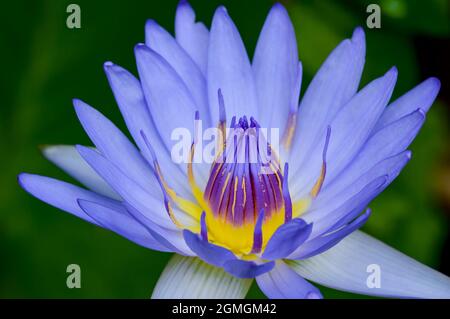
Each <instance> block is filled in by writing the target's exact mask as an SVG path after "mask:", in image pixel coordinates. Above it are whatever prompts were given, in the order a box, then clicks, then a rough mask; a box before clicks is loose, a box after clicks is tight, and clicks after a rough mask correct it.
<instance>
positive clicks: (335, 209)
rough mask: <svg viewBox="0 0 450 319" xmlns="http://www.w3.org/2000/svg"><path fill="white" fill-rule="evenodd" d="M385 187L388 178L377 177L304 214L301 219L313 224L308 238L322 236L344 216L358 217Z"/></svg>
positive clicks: (387, 183)
mask: <svg viewBox="0 0 450 319" xmlns="http://www.w3.org/2000/svg"><path fill="white" fill-rule="evenodd" d="M387 185H389V176H388V175H383V176H379V177H377V178H374V179H373V180H371V181H369V182H364V183H360V184H358V185H356V186H355V187H354V188H352V193H345V196H337V197H336V201H335V202H333V201H331V202H330V203H328V204H326V205H324V206H323V207H320V208H318V209H316V210H311V211H310V212H308V213H306V214H304V215H303V216H302V218H303V219H304V220H305V221H307V222H309V223H313V229H312V232H311V236H310V238H315V237H316V236H318V235H322V234H323V233H324V232H325V231H328V230H329V229H330V227H332V226H333V225H335V224H336V223H337V222H339V221H340V220H342V219H343V218H345V217H346V216H352V219H353V218H355V217H356V216H355V215H354V214H357V215H358V214H359V213H360V212H361V211H363V210H364V208H366V207H367V205H368V204H369V203H370V201H371V200H372V199H374V198H375V196H377V195H378V194H379V193H380V192H382V191H383V190H384V189H385V188H386V187H387ZM352 186H353V185H352Z"/></svg>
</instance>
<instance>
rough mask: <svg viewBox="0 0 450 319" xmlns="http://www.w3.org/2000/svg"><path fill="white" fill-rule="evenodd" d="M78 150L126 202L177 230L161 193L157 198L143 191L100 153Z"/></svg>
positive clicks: (147, 215)
mask: <svg viewBox="0 0 450 319" xmlns="http://www.w3.org/2000/svg"><path fill="white" fill-rule="evenodd" d="M77 149H78V152H80V155H81V156H82V157H83V158H84V159H85V160H86V162H88V163H89V165H90V166H91V167H92V168H93V169H94V170H95V171H96V172H97V173H98V174H99V175H100V176H101V177H102V178H103V179H105V180H106V181H107V183H108V184H109V185H111V187H112V188H113V189H114V190H115V191H116V192H117V193H118V194H119V195H120V196H121V197H122V198H123V199H124V200H125V201H127V202H128V203H129V204H130V205H132V206H133V207H135V208H136V209H137V210H139V211H140V212H141V213H142V214H144V215H145V216H146V217H148V218H149V219H150V220H152V221H153V222H154V223H156V224H158V225H161V226H164V227H167V228H169V229H174V228H175V225H174V224H173V223H172V221H171V219H170V218H169V216H168V214H167V213H166V210H165V208H164V205H163V199H162V194H161V193H160V194H159V196H158V197H155V196H154V195H152V194H151V193H149V192H148V191H147V189H143V188H142V187H141V186H139V185H138V184H137V183H136V182H134V181H133V180H132V179H130V178H128V177H127V176H126V175H125V174H123V173H122V171H121V170H120V169H119V168H118V167H117V166H115V165H114V164H113V163H111V162H110V161H108V160H107V159H106V158H105V157H103V156H102V155H100V154H99V153H98V152H96V151H93V150H91V149H89V148H87V147H83V146H77ZM155 183H156V182H155ZM153 187H155V188H156V189H158V191H159V192H161V190H160V189H159V187H158V186H156V185H155V186H153Z"/></svg>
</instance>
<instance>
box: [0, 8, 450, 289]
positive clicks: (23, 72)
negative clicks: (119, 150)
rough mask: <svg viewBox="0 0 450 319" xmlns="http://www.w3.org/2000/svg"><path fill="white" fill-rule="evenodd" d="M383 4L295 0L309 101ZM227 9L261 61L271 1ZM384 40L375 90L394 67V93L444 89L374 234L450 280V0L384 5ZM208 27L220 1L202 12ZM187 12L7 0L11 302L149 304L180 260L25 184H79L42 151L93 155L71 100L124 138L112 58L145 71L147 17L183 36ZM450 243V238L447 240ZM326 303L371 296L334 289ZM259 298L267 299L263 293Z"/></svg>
mask: <svg viewBox="0 0 450 319" xmlns="http://www.w3.org/2000/svg"><path fill="white" fill-rule="evenodd" d="M73 2H75V3H77V4H79V5H80V7H81V24H82V28H81V29H68V28H67V27H66V18H67V15H68V14H67V13H66V7H67V5H68V4H69V3H73ZM373 2H376V1H362V0H361V1H359V0H355V1H328V0H325V1H307V0H298V1H293V0H292V1H283V4H285V6H286V7H287V8H288V11H289V14H290V16H291V18H292V20H293V22H294V25H295V28H296V31H297V35H298V46H299V56H300V59H301V60H302V62H303V66H304V80H303V83H304V84H303V88H302V91H304V89H305V87H306V84H307V83H309V81H310V80H311V78H312V76H313V74H314V73H315V72H316V71H317V69H318V67H319V66H320V64H321V63H322V62H323V60H324V59H325V58H326V56H327V55H328V53H329V52H330V51H331V50H332V49H333V48H334V47H335V46H336V45H337V44H338V43H339V42H340V41H341V40H342V39H344V38H346V37H349V36H351V32H352V30H353V28H354V27H355V26H357V25H362V26H365V21H366V18H367V15H368V14H367V13H366V6H367V5H368V4H369V3H373ZM221 3H223V4H225V5H226V6H227V8H228V10H229V13H230V15H231V16H232V18H233V19H234V21H235V23H236V24H237V26H238V28H239V30H240V32H241V34H242V37H243V39H244V41H245V43H246V45H247V49H248V51H249V52H250V54H252V52H253V50H254V47H255V45H256V40H257V36H258V33H259V31H260V29H261V27H262V24H263V22H264V18H265V16H266V14H267V12H268V11H269V9H270V7H271V6H272V4H273V2H272V1H256V0H255V1H227V0H224V1H222V2H221ZM378 3H379V4H380V6H381V9H382V20H381V26H382V27H381V29H372V30H368V29H367V28H365V29H366V34H367V58H366V67H365V70H364V75H363V80H362V82H363V84H365V83H367V82H368V81H369V80H370V79H373V78H374V77H378V76H380V75H382V74H383V73H384V72H385V71H386V70H388V69H389V68H390V67H391V66H392V65H396V66H397V67H398V69H399V79H398V84H397V87H396V89H395V92H394V96H399V95H401V94H402V93H404V92H406V91H407V90H408V89H410V88H412V87H413V86H414V85H415V84H417V83H419V82H420V81H422V80H424V79H425V78H427V77H429V76H436V75H437V76H438V77H440V78H441V80H442V81H443V87H442V89H441V93H440V96H439V99H438V101H437V102H436V103H435V105H434V106H433V108H432V110H431V112H430V113H429V114H428V118H427V121H426V124H425V126H424V128H423V129H422V131H421V133H420V134H419V137H418V138H417V139H416V141H415V142H414V144H413V146H412V150H413V159H412V161H411V162H410V164H409V165H408V166H407V167H406V168H405V169H404V171H403V172H402V174H401V175H400V176H399V178H398V179H397V180H396V181H395V182H394V183H393V184H392V185H391V186H390V187H389V188H388V189H387V190H386V191H385V192H384V193H383V194H381V196H379V198H377V199H376V200H375V201H374V202H373V203H372V204H371V207H372V209H373V215H372V217H371V219H370V220H369V222H368V224H367V225H366V226H365V227H364V229H365V230H366V231H367V232H369V233H370V234H372V235H374V236H376V237H378V238H380V239H381V240H383V241H385V242H387V243H388V244H390V245H392V246H394V247H396V248H397V249H399V250H401V251H403V252H405V253H407V254H408V255H410V256H412V257H414V258H416V259H418V260H420V261H421V262H424V263H426V264H428V265H430V266H432V267H435V268H438V269H440V270H441V271H444V272H446V273H447V274H449V257H448V252H447V251H448V249H447V250H446V249H445V247H444V243H445V242H446V238H447V237H448V216H449V215H448V214H449V207H450V166H449V160H448V159H449V143H448V138H449V130H448V128H449V125H448V123H449V110H448V102H449V98H448V97H449V95H448V94H449V93H448V85H447V84H446V83H448V81H447V82H445V79H447V80H448V73H449V72H448V71H449V67H448V62H447V61H446V59H448V56H450V52H449V33H450V27H449V16H448V12H449V8H448V1H446V0H432V1H406V0H386V1H379V2H378ZM191 4H192V6H193V7H194V9H195V10H196V11H197V18H198V19H200V20H202V21H204V22H205V23H206V24H207V25H208V26H209V24H210V21H211V17H212V15H213V12H214V8H215V7H216V6H217V5H218V4H220V3H219V2H218V1H215V0H214V1H205V0H197V1H192V2H191ZM175 8H176V1H132V0H128V1H117V2H112V1H81V0H79V1H59V0H54V1H50V0H47V1H45V0H40V1H24V0H20V1H9V2H7V3H4V4H2V10H1V11H2V13H1V20H0V43H1V48H2V49H1V50H0V58H1V59H0V61H1V75H0V79H1V83H0V97H1V102H0V152H1V156H0V168H1V173H0V297H2V298H47V297H50V298H147V297H149V296H150V295H151V291H152V288H153V287H154V285H155V283H156V281H157V279H158V276H159V274H160V273H161V271H162V269H163V268H164V265H165V264H166V262H167V260H168V259H169V257H170V255H169V254H164V253H158V252H154V251H150V250H146V249H144V248H142V247H139V246H137V245H135V244H133V243H131V242H128V241H127V240H125V239H123V238H121V237H119V236H118V235H115V234H113V233H112V232H109V231H106V230H103V229H100V228H98V227H95V226H93V225H91V224H88V223H86V222H83V221H82V220H79V219H77V218H75V217H73V216H71V215H69V214H66V213H63V212H60V211H58V210H57V209H55V208H53V207H50V206H48V205H46V204H44V203H42V202H40V201H38V200H37V199H35V198H33V197H31V196H29V195H28V194H26V193H25V192H24V191H23V190H22V189H20V188H19V186H18V184H17V181H16V176H17V174H18V173H19V172H22V171H26V172H32V173H39V174H43V175H48V176H53V177H57V178H61V179H64V180H70V179H69V178H68V177H67V176H65V175H64V174H63V173H62V172H61V171H60V170H58V168H56V167H54V166H52V165H51V164H50V163H49V162H47V161H46V160H45V159H44V158H43V157H42V156H41V155H40V153H39V150H38V146H39V145H42V144H76V143H79V144H90V143H89V141H88V138H87V137H86V135H85V133H84V132H83V130H82V129H81V126H80V125H79V123H78V121H77V119H76V116H75V113H74V111H73V108H72V105H71V99H72V98H74V97H78V98H81V99H83V100H85V101H86V102H88V103H89V104H91V105H93V106H94V107H96V108H98V109H99V110H100V111H102V112H103V113H104V114H105V115H107V116H108V117H109V118H111V119H112V120H113V121H114V122H115V123H116V124H118V125H119V127H121V128H124V127H125V126H124V123H123V120H122V119H121V117H120V114H119V111H118V109H117V107H116V104H115V102H114V99H113V96H112V93H111V91H110V89H109V87H108V84H107V81H106V78H105V76H104V73H103V69H102V65H103V62H105V61H107V60H111V61H113V62H115V63H117V64H119V65H122V66H124V67H126V68H128V69H129V70H131V71H132V72H133V73H135V74H136V67H135V62H134V57H133V47H134V45H135V44H136V43H138V42H143V39H144V23H145V20H146V19H147V18H153V19H155V20H157V21H158V22H159V23H160V24H161V25H163V26H164V27H166V28H167V29H168V30H170V31H171V32H172V31H173V19H174V14H175ZM447 242H448V240H447ZM447 248H448V247H447ZM72 263H75V264H79V265H80V266H81V274H82V279H81V285H82V287H81V289H68V288H67V287H66V277H67V273H66V267H67V265H69V264H72ZM323 292H324V295H325V297H334V298H342V297H360V296H356V295H351V294H346V293H342V292H337V291H333V290H330V289H324V290H323ZM249 297H257V298H259V297H263V296H262V294H261V292H260V291H259V290H258V288H257V287H256V286H255V285H254V286H253V287H252V289H251V291H250V294H249Z"/></svg>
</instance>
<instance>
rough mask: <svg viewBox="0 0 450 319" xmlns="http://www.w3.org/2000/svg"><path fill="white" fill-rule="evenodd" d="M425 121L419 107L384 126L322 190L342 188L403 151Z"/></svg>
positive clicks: (328, 190)
mask: <svg viewBox="0 0 450 319" xmlns="http://www.w3.org/2000/svg"><path fill="white" fill-rule="evenodd" d="M424 121H425V114H424V113H423V111H422V110H421V109H419V110H417V111H415V112H413V113H411V114H409V115H406V116H404V117H403V118H401V119H399V120H397V121H395V122H393V123H391V124H389V125H387V126H385V127H384V128H383V129H381V130H379V131H378V132H377V133H375V135H373V136H372V137H370V138H369V140H368V141H367V142H366V144H365V145H364V147H363V148H362V150H361V151H360V153H359V154H358V155H357V156H356V158H355V159H354V160H353V161H352V163H351V164H350V165H349V166H348V167H347V168H346V169H344V170H343V171H342V173H341V174H340V175H339V176H338V177H337V178H335V179H334V180H333V182H331V183H330V184H329V185H325V187H326V188H325V190H324V192H327V193H328V192H330V191H331V190H332V189H342V188H343V187H345V186H346V185H350V184H351V183H353V182H355V181H356V180H357V179H358V178H359V177H360V176H361V175H363V174H364V173H365V172H367V171H368V170H369V169H371V168H372V167H373V166H374V165H376V164H377V163H379V162H381V161H382V160H384V159H386V158H389V157H391V156H393V155H395V154H398V153H400V152H402V151H404V150H405V149H406V148H407V147H408V146H409V145H410V144H411V142H412V141H413V139H414V137H415V136H416V135H417V133H418V132H419V130H420V128H421V127H422V125H423V123H424Z"/></svg>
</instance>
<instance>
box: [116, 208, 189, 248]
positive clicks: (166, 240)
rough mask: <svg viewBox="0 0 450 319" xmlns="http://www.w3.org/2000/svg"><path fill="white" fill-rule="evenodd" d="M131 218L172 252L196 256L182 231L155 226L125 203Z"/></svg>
mask: <svg viewBox="0 0 450 319" xmlns="http://www.w3.org/2000/svg"><path fill="white" fill-rule="evenodd" d="M123 205H124V206H125V207H126V209H127V211H128V213H129V214H130V216H132V217H133V218H134V219H135V220H136V221H138V222H139V223H141V224H142V225H143V226H144V227H145V228H146V229H147V231H148V232H149V233H150V234H151V235H152V236H153V237H154V238H155V239H156V240H157V241H158V242H159V243H161V244H162V245H164V246H165V247H167V248H168V249H170V250H171V251H173V252H175V253H177V254H179V255H183V256H195V253H194V252H192V250H191V249H190V248H189V247H188V246H187V245H186V241H185V240H184V237H183V233H182V231H181V230H180V229H167V228H165V227H161V226H159V225H157V224H155V223H154V222H153V221H152V220H150V219H149V218H148V217H146V216H145V215H144V214H142V213H141V212H139V211H138V210H137V209H136V208H134V207H133V206H131V205H130V204H128V203H127V202H124V203H123Z"/></svg>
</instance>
